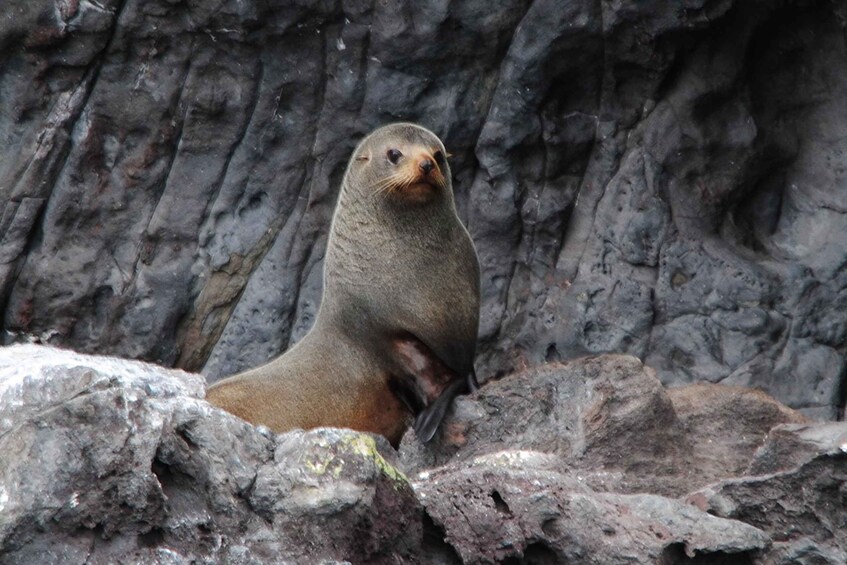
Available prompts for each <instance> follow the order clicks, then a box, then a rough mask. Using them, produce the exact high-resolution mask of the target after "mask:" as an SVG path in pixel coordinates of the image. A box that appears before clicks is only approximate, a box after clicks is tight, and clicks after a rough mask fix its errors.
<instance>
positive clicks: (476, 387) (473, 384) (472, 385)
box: [468, 368, 479, 392]
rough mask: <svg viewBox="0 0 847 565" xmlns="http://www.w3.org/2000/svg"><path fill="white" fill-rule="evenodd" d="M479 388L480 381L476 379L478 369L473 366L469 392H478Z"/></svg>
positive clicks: (469, 380) (469, 378) (470, 374)
mask: <svg viewBox="0 0 847 565" xmlns="http://www.w3.org/2000/svg"><path fill="white" fill-rule="evenodd" d="M478 390H479V381H478V380H476V369H474V368H471V372H470V373H468V392H476V391H478Z"/></svg>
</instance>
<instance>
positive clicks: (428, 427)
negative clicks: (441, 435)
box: [414, 380, 467, 443]
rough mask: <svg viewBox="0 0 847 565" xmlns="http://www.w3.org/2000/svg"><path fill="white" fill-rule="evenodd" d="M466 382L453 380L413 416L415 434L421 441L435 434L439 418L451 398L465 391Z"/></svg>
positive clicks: (439, 422) (444, 412)
mask: <svg viewBox="0 0 847 565" xmlns="http://www.w3.org/2000/svg"><path fill="white" fill-rule="evenodd" d="M466 386H467V383H466V382H465V381H464V380H458V381H453V382H452V383H451V384H450V386H448V387H447V388H446V389H445V390H444V392H442V393H441V396H439V397H438V398H436V399H435V402H433V403H432V404H430V405H429V406H427V407H426V408H424V410H423V412H421V413H420V414H418V416H417V418H415V426H414V427H415V435H416V436H418V439H419V440H421V441H422V442H423V443H426V442H428V441H429V440H431V439H432V437H433V436H434V435H435V432H436V431H437V430H438V426H439V425H440V424H441V420H443V419H444V415H445V414H446V413H447V409H448V408H450V404H452V402H453V399H454V398H456V397H457V396H458V395H460V394H461V393H462V392H464V391H465V387H466Z"/></svg>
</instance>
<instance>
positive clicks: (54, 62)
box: [0, 0, 847, 419]
mask: <svg viewBox="0 0 847 565" xmlns="http://www.w3.org/2000/svg"><path fill="white" fill-rule="evenodd" d="M845 22H847V9H845V7H844V5H843V3H842V2H839V1H837V0H786V1H783V2H772V1H770V0H749V1H743V2H742V1H740V0H716V1H705V0H691V1H686V2H683V3H679V2H669V1H649V2H597V1H596V0H568V1H566V2H558V1H552V0H535V1H528V0H501V1H499V2H497V3H496V5H494V6H493V7H492V5H491V4H490V3H486V2H451V3H442V2H431V1H423V2H405V1H404V2H372V1H367V0H365V1H357V0H350V1H346V0H345V1H331V2H317V1H311V0H304V1H302V2H295V3H291V2H282V1H278V0H270V1H266V2H265V1H263V2H259V1H255V0H246V1H245V0H216V1H194V0H191V1H186V2H176V1H171V0H101V1H97V2H95V1H93V0H62V1H54V0H5V2H4V4H3V17H2V18H0V99H2V106H0V155H2V159H0V312H2V325H3V330H4V332H3V337H2V339H3V340H4V342H5V343H10V342H16V341H26V340H38V341H41V342H45V343H50V344H55V345H63V346H67V347H72V348H74V349H76V350H79V351H85V352H96V353H101V354H112V355H118V356H121V357H130V358H137V359H143V360H149V361H155V362H158V363H160V364H163V365H167V366H177V367H181V368H185V369H188V370H192V371H199V370H201V369H202V370H203V372H204V373H205V374H206V375H207V376H208V377H209V378H210V379H216V378H218V377H220V376H223V375H226V374H230V373H233V372H236V371H238V370H241V369H244V368H246V367H250V366H255V365H257V364H259V363H261V362H263V361H265V360H267V359H269V358H270V357H273V356H275V355H277V354H278V353H280V352H281V351H283V350H285V349H286V348H287V347H288V346H289V345H290V344H291V343H292V342H293V341H295V340H296V339H298V338H299V337H300V336H302V335H303V334H304V332H305V331H306V330H307V329H308V327H309V326H310V324H311V322H312V320H313V319H314V314H315V311H316V308H317V306H318V304H319V301H320V288H321V266H322V259H323V249H324V245H325V240H326V234H327V227H328V224H329V221H330V216H331V213H332V209H333V206H334V202H335V197H336V191H337V189H338V184H339V180H340V177H341V175H342V172H343V168H344V166H345V164H346V161H347V159H348V157H349V155H350V152H351V150H352V148H353V147H354V145H355V144H356V143H357V141H358V140H359V139H360V138H361V137H362V136H363V135H365V134H366V133H367V132H368V131H370V130H372V129H373V128H374V127H376V126H378V125H381V124H384V123H386V122H389V121H394V120H414V121H417V122H420V123H422V124H424V125H426V126H428V127H429V128H431V129H433V130H434V131H435V132H436V133H438V134H439V135H440V136H441V137H442V138H443V139H444V141H445V143H446V145H447V147H448V148H449V150H450V152H451V153H452V154H453V157H452V169H453V171H454V172H455V179H454V187H455V190H456V198H457V202H458V206H459V210H460V213H461V215H462V217H463V219H464V220H465V221H466V222H467V224H468V226H469V228H470V231H471V234H472V236H473V238H474V240H475V242H476V245H477V248H478V250H479V255H480V260H481V266H482V290H483V311H482V325H481V335H480V357H479V361H478V370H479V373H480V375H481V377H483V378H491V377H494V376H499V375H504V374H508V373H511V372H513V371H514V370H515V369H520V368H524V367H528V366H537V365H540V364H541V363H543V362H545V361H561V360H566V359H570V358H573V357H576V356H579V355H584V354H593V353H603V352H615V353H627V354H631V355H634V356H636V357H639V358H640V359H643V360H645V361H646V362H647V364H648V365H650V366H652V367H654V368H655V369H656V371H657V375H658V377H659V379H660V380H661V381H662V383H664V384H675V385H680V384H687V383H691V382H703V381H705V382H713V383H714V382H723V383H725V384H734V385H741V386H754V387H758V388H761V389H763V390H766V391H767V392H769V393H770V394H772V395H773V396H774V397H776V398H777V399H778V400H780V401H781V402H783V403H785V404H787V405H789V406H791V407H792V408H796V409H799V410H801V411H802V412H803V413H805V414H806V415H808V416H812V417H814V418H823V419H836V418H837V417H838V416H839V413H840V412H841V411H843V404H844V391H845V390H847V386H845V382H844V381H845V373H847V368H845V367H847V366H846V365H845V353H847V349H845V348H846V347H847V346H845V343H847V252H845V249H847V172H845V171H847V137H845V135H844V132H845V131H847V113H845V112H844V105H843V101H844V100H845V98H847V47H845Z"/></svg>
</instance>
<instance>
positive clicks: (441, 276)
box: [207, 124, 479, 445]
mask: <svg viewBox="0 0 847 565" xmlns="http://www.w3.org/2000/svg"><path fill="white" fill-rule="evenodd" d="M391 150H394V151H399V152H400V153H401V156H400V157H399V158H397V159H396V161H397V162H396V163H394V162H392V154H391V153H390V151H391ZM439 154H440V155H439ZM446 155H447V153H446V151H445V150H444V146H443V145H442V144H441V142H440V141H439V140H438V138H437V137H436V136H435V135H434V134H432V133H431V132H429V131H427V130H425V129H424V128H421V127H419V126H416V125H413V124H393V125H390V126H385V127H383V128H380V129H378V130H376V131H374V132H373V133H372V134H371V135H369V136H368V137H366V138H365V139H364V140H363V141H362V142H361V143H360V144H359V146H358V147H357V148H356V151H355V152H354V156H353V158H352V159H351V160H350V163H349V164H348V166H347V171H346V173H345V175H344V180H343V181H342V187H341V194H340V196H339V199H338V204H337V206H336V211H335V215H334V217H333V221H332V227H331V229H330V236H329V241H328V244H327V252H326V261H325V265H324V294H323V300H322V303H321V307H320V310H319V312H318V316H317V319H316V321H315V325H314V327H313V328H312V330H311V331H310V332H309V333H308V334H307V335H306V336H305V337H304V338H303V339H302V340H301V341H300V343H298V344H297V345H295V346H294V347H292V348H291V349H290V350H289V351H287V352H286V353H285V354H284V355H282V356H281V357H278V358H276V359H275V360H273V361H271V362H270V363H268V364H266V365H263V366H261V367H258V368H256V369H252V370H249V371H246V372H244V373H241V374H238V375H235V376H233V377H230V378H227V379H224V380H222V381H220V382H218V383H215V384H214V385H212V386H211V387H209V390H208V392H207V399H208V400H209V401H210V402H212V403H213V404H216V405H217V406H220V407H221V408H224V409H226V410H228V411H230V412H232V413H233V414H236V415H237V416H240V417H241V418H244V419H245V420H247V421H250V422H252V423H255V424H264V425H266V426H268V427H269V428H271V429H272V430H274V431H276V432H282V431H285V430H289V429H292V428H313V427H319V426H337V427H349V428H353V429H357V430H361V431H370V432H376V433H380V434H382V435H384V436H385V437H386V438H388V439H389V441H391V443H392V444H394V445H397V443H399V441H400V437H401V436H402V434H403V432H404V431H405V429H406V427H407V426H408V424H409V422H410V420H411V418H412V416H418V415H424V414H429V418H428V419H429V420H430V421H429V422H427V423H426V425H425V426H422V428H425V429H426V430H427V435H429V436H430V437H431V434H432V433H434V431H435V427H437V425H438V422H439V421H440V419H441V416H443V410H444V407H445V405H449V403H450V401H451V400H452V397H453V396H455V394H457V393H459V392H461V391H462V390H465V389H466V388H467V386H472V383H473V380H472V378H471V375H472V374H473V357H474V351H475V344H476V333H477V327H478V324H479V265H478V262H477V258H476V253H475V251H474V248H473V243H472V242H471V239H470V236H469V235H468V232H467V230H466V229H465V228H464V226H463V225H462V223H461V221H460V220H459V218H458V216H457V215H456V208H455V204H454V201H453V191H452V183H451V176H450V168H449V166H448V165H447V162H446ZM393 157H396V154H394V155H393ZM427 162H429V164H431V165H434V166H432V167H429V165H427ZM427 167H429V169H430V170H427ZM465 382H467V383H468V384H467V386H466V385H465V384H464V383H465ZM439 399H441V400H440V401H439V402H438V403H436V400H439ZM436 405H440V408H439V409H435V406H436ZM433 411H435V412H436V414H435V415H433V414H432V412H433ZM419 422H420V416H419ZM424 439H425V440H426V439H429V437H426V438H424Z"/></svg>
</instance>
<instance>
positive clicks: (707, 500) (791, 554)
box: [688, 423, 847, 564]
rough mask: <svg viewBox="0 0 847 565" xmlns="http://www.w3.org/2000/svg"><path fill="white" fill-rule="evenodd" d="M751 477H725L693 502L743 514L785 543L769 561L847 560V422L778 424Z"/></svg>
mask: <svg viewBox="0 0 847 565" xmlns="http://www.w3.org/2000/svg"><path fill="white" fill-rule="evenodd" d="M750 467H751V471H750V472H751V473H757V474H755V475H751V476H744V477H739V478H735V479H729V480H725V481H721V482H719V483H716V484H714V485H711V486H709V487H707V488H705V489H702V490H700V491H698V492H695V493H692V494H691V495H690V496H689V497H688V501H689V502H690V503H693V504H695V505H697V506H698V507H700V508H701V509H703V510H706V511H708V512H709V513H711V514H714V515H716V516H721V517H726V518H733V519H736V520H741V521H743V522H746V523H748V524H751V525H753V526H756V527H757V528H760V529H762V530H764V531H765V532H767V533H768V534H769V535H770V536H771V538H772V539H773V540H774V542H778V543H777V544H776V545H775V546H774V549H773V551H772V552H771V553H769V554H767V555H766V556H765V559H764V560H763V561H762V562H763V563H795V562H796V563H824V564H826V563H841V562H843V561H844V556H845V555H847V503H845V500H847V499H845V493H847V424H844V423H838V424H786V425H782V426H777V427H776V428H774V430H773V431H772V432H771V434H770V435H769V436H768V439H767V441H766V442H765V444H764V445H763V446H762V448H761V449H760V450H759V451H758V452H757V454H756V458H755V459H754V461H753V462H752V464H751V466H750Z"/></svg>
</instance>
